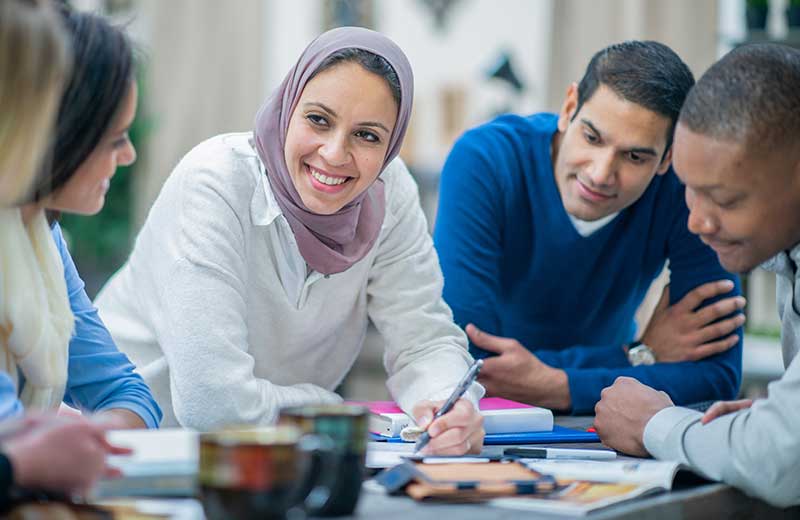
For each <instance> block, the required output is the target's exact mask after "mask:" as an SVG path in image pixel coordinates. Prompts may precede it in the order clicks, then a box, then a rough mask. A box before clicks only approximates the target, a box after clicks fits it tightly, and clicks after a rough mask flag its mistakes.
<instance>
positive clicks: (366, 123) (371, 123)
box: [303, 101, 391, 134]
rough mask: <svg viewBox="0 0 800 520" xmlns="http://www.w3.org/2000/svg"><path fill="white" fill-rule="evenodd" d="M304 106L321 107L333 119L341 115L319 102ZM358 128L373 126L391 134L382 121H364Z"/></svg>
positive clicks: (310, 102)
mask: <svg viewBox="0 0 800 520" xmlns="http://www.w3.org/2000/svg"><path fill="white" fill-rule="evenodd" d="M303 106H306V107H307V106H315V107H319V108H321V109H322V110H324V111H325V112H327V113H329V114H330V115H332V116H333V117H339V115H338V114H337V113H336V112H335V111H334V110H333V109H332V108H331V107H329V106H327V105H326V104H324V103H319V102H317V101H309V102H308V103H305V104H304V105H303ZM358 126H371V127H375V128H380V129H382V130H383V131H384V132H386V133H387V134H390V133H391V132H390V131H389V129H388V128H386V126H385V125H384V124H383V123H381V122H380V121H362V122H360V123H358Z"/></svg>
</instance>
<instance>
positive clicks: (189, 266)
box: [97, 27, 483, 453]
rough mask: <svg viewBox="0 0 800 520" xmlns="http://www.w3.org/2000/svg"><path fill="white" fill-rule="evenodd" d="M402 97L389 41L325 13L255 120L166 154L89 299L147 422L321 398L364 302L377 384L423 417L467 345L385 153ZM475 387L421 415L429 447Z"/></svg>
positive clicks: (350, 357) (398, 166)
mask: <svg viewBox="0 0 800 520" xmlns="http://www.w3.org/2000/svg"><path fill="white" fill-rule="evenodd" d="M412 98H413V78H412V73H411V66H410V64H409V63H408V60H407V59H406V57H405V55H404V54H403V52H402V51H401V50H400V49H399V48H398V47H397V45H396V44H394V43H393V42H392V41H390V40H389V39H388V38H386V37H385V36H383V35H381V34H379V33H376V32H373V31H369V30H366V29H359V28H352V27H348V28H340V29H335V30H333V31H329V32H327V33H325V34H323V35H322V36H320V37H319V38H317V39H316V40H315V41H313V42H312V43H311V44H310V45H309V46H308V48H306V50H305V51H304V52H303V54H302V55H301V57H300V59H299V60H298V62H297V63H296V64H295V66H294V67H293V68H292V69H291V70H290V71H289V74H288V75H287V76H286V79H285V80H284V81H283V83H281V85H280V86H279V87H278V88H277V89H276V90H275V91H274V93H273V95H272V96H271V97H269V98H268V99H267V101H266V102H265V104H264V105H263V106H262V108H261V110H260V111H259V113H258V115H257V116H256V129H255V132H248V133H242V134H228V135H222V136H218V137H215V138H212V139H210V140H208V141H206V142H204V143H202V144H200V145H199V146H197V147H196V148H195V149H194V150H192V151H191V152H190V153H189V154H188V155H186V157H184V158H183V160H182V161H181V162H180V164H179V165H178V166H177V168H176V169H175V170H174V171H173V173H172V175H171V176H170V178H169V179H168V180H167V182H166V184H165V185H164V188H163V189H162V191H161V194H160V195H159V197H158V199H157V200H156V202H155V204H154V206H153V208H152V210H151V212H150V215H149V216H148V218H147V221H146V223H145V225H144V227H143V229H142V231H141V233H140V234H139V237H138V239H137V241H136V246H135V248H134V251H133V253H132V254H131V257H130V259H129V260H128V263H127V264H126V265H125V266H124V267H123V268H122V269H121V270H120V272H119V273H117V274H116V275H115V276H114V278H112V280H111V281H110V282H109V283H108V285H107V286H106V287H105V289H104V290H103V292H101V294H100V295H99V296H98V299H97V304H98V307H99V308H100V310H101V312H102V315H103V318H104V319H105V320H106V321H107V323H108V325H109V329H110V330H111V331H112V333H113V334H114V338H115V339H116V341H117V342H118V343H119V345H120V348H121V349H122V350H123V351H124V352H126V353H127V354H128V355H130V356H131V359H133V360H134V362H137V363H139V364H140V370H141V373H142V375H143V376H144V377H145V380H147V381H148V382H149V383H150V384H151V386H152V387H153V391H154V393H155V395H156V398H157V399H158V400H159V403H160V404H161V405H162V407H163V408H164V410H165V421H164V422H165V424H170V425H174V424H181V425H183V426H187V427H192V428H197V429H201V430H207V429H213V428H219V427H223V426H226V425H231V424H269V423H272V422H273V421H275V419H276V418H277V416H278V412H279V410H280V409H281V408H282V407H284V406H290V405H298V404H306V403H330V402H339V401H340V400H341V398H340V397H339V396H338V395H336V394H335V393H334V392H333V390H334V389H335V388H336V387H337V386H338V385H339V384H340V383H341V381H342V379H343V378H344V377H345V375H346V374H347V372H348V370H349V369H350V367H351V366H352V364H353V361H354V360H355V359H356V356H358V353H359V351H360V350H361V347H362V345H363V342H364V337H365V335H366V332H367V324H368V322H369V321H370V320H371V321H372V322H373V323H374V324H375V325H376V327H377V328H378V330H379V332H380V333H381V335H382V337H383V340H384V343H385V356H384V361H385V366H386V370H387V372H388V375H389V379H388V381H387V386H388V388H389V390H390V392H391V394H392V396H393V397H394V398H395V400H396V401H397V402H398V403H399V404H400V406H401V407H402V408H403V409H404V410H406V411H407V412H409V413H411V414H413V415H414V416H415V417H416V419H417V421H418V422H421V423H422V424H423V425H426V424H427V423H430V421H431V417H432V415H433V410H434V408H435V406H436V405H434V404H433V403H431V402H430V401H429V400H439V399H445V398H446V397H448V395H449V394H450V392H451V391H452V390H453V388H454V387H455V386H456V385H457V383H458V381H459V380H460V378H461V377H462V376H463V375H464V374H465V373H466V372H467V369H468V368H469V366H470V363H471V362H472V358H471V357H470V356H469V354H468V353H467V349H466V341H465V337H464V334H463V332H462V331H461V330H460V329H459V328H458V327H457V326H456V325H455V324H454V323H453V322H452V318H451V314H450V310H449V309H448V308H447V306H446V305H445V304H444V302H443V301H442V298H441V290H442V276H441V272H440V271H439V265H438V262H437V260H436V254H435V252H434V250H433V246H432V243H431V239H430V236H429V235H428V232H427V223H426V221H425V217H424V215H423V213H422V210H421V208H420V205H419V197H418V194H417V187H416V185H415V184H414V181H413V179H412V177H411V175H410V174H409V172H408V170H407V169H406V167H405V165H404V164H403V163H402V161H400V160H399V159H397V158H396V157H397V155H398V153H399V151H400V146H401V144H402V141H403V137H404V135H405V131H406V128H407V125H408V121H409V118H410V116H411V101H412ZM132 295H135V296H133V297H132ZM482 393H483V389H482V388H481V387H480V385H475V386H473V387H472V388H471V390H470V391H469V392H468V394H467V396H466V398H465V399H462V400H460V401H459V402H458V403H457V404H456V406H455V408H454V409H453V410H452V411H451V412H450V413H448V414H445V415H444V416H443V417H442V418H441V419H439V420H437V421H436V422H432V423H430V424H431V426H430V428H429V433H430V434H431V436H432V437H433V440H432V441H431V443H430V444H429V449H430V451H432V452H436V453H464V452H466V451H476V450H480V448H481V446H482V443H483V428H482V422H481V416H480V414H479V413H478V412H477V410H476V404H477V400H478V398H480V396H481V395H482Z"/></svg>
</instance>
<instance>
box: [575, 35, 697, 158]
mask: <svg viewBox="0 0 800 520" xmlns="http://www.w3.org/2000/svg"><path fill="white" fill-rule="evenodd" d="M601 84H602V85H605V86H607V87H609V88H610V89H611V90H612V91H614V93H615V94H617V95H618V96H619V97H621V98H622V99H624V100H626V101H630V102H631V103H635V104H637V105H640V106H642V107H644V108H646V109H648V110H650V111H653V112H655V113H657V114H661V115H663V116H665V117H667V118H669V120H670V122H671V124H670V127H669V131H668V134H667V147H666V148H665V153H666V150H669V147H670V146H671V145H672V135H673V130H674V129H675V122H676V121H677V120H678V114H680V111H681V106H682V105H683V102H684V100H685V99H686V94H687V93H688V92H689V89H691V88H692V85H694V75H693V74H692V71H691V70H689V67H688V66H687V65H686V64H685V63H684V62H683V60H681V58H680V56H678V55H677V54H676V53H675V51H673V50H672V49H670V48H669V47H667V46H666V45H664V44H663V43H658V42H654V41H636V40H634V41H626V42H622V43H617V44H614V45H610V46H608V47H606V48H605V49H603V50H601V51H599V52H598V53H596V54H595V55H594V56H592V59H591V61H590V62H589V65H587V67H586V72H585V73H584V75H583V78H582V79H581V82H580V83H579V84H578V107H577V109H576V110H575V114H577V113H578V112H580V109H581V107H582V106H583V104H584V103H586V102H587V101H588V100H589V99H590V98H591V97H592V96H593V95H594V93H595V91H596V90H597V88H598V87H599V86H600V85H601ZM573 117H574V116H573Z"/></svg>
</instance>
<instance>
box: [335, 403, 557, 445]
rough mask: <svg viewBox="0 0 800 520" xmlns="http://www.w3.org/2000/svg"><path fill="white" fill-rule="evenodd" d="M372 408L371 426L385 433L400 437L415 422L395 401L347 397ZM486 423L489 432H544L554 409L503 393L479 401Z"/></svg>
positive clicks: (376, 431)
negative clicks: (360, 399)
mask: <svg viewBox="0 0 800 520" xmlns="http://www.w3.org/2000/svg"><path fill="white" fill-rule="evenodd" d="M348 402H349V403H351V404H358V405H362V406H366V407H368V408H369V409H370V412H372V413H371V414H370V420H369V429H370V431H371V432H373V433H377V434H379V435H383V436H384V437H397V436H399V435H400V430H402V429H403V428H405V427H406V426H408V425H409V424H411V423H413V420H412V419H411V417H409V416H408V415H406V414H405V413H404V412H403V410H401V409H400V407H399V406H397V405H396V404H395V403H394V401H348ZM480 408H481V414H482V415H483V427H484V429H485V430H486V433H487V434H493V433H522V432H545V431H551V430H552V429H553V412H551V411H550V410H548V409H546V408H539V407H538V406H531V405H529V404H524V403H518V402H516V401H511V400H508V399H502V398H500V397H487V398H484V399H481V401H480Z"/></svg>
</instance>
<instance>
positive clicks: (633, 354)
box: [628, 345, 656, 366]
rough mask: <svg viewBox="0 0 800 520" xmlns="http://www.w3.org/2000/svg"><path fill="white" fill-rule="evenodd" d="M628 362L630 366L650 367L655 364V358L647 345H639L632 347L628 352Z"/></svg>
mask: <svg viewBox="0 0 800 520" xmlns="http://www.w3.org/2000/svg"><path fill="white" fill-rule="evenodd" d="M628 361H630V363H631V365H633V366H638V365H652V364H653V363H655V362H656V357H655V355H653V351H652V350H650V347H648V346H647V345H639V346H636V347H633V348H632V349H630V350H629V351H628Z"/></svg>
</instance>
